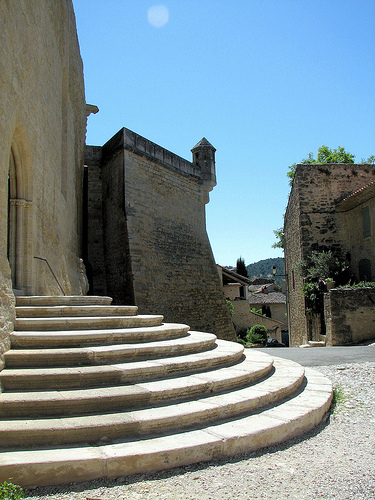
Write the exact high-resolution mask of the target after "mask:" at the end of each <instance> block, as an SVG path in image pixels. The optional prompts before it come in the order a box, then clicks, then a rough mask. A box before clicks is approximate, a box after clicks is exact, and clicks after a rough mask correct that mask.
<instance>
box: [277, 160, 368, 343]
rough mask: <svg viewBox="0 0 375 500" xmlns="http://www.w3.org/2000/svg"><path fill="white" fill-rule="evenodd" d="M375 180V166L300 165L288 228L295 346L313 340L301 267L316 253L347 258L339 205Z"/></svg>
mask: <svg viewBox="0 0 375 500" xmlns="http://www.w3.org/2000/svg"><path fill="white" fill-rule="evenodd" d="M374 179H375V166H374V165H358V164H325V165H323V164H322V165H297V168H296V174H295V179H294V183H293V187H292V190H291V194H290V197H289V201H288V206H287V210H286V216H285V226H284V231H285V262H286V273H287V274H288V288H289V298H290V330H291V331H290V342H291V345H292V346H297V345H300V344H302V343H306V342H307V341H308V340H312V339H311V338H310V337H311V333H310V332H309V331H308V328H307V322H306V315H305V305H304V298H303V296H302V284H303V281H302V278H301V276H300V272H299V265H298V264H299V262H300V261H301V259H304V258H306V257H308V256H309V255H310V254H311V252H312V251H313V250H318V251H321V250H332V251H333V252H335V253H337V254H341V255H343V254H344V255H345V253H344V252H345V247H344V245H343V241H342V239H341V238H342V236H341V233H340V231H339V226H338V219H337V213H336V204H337V202H338V201H340V200H341V199H343V198H345V197H347V196H348V195H349V194H351V193H352V192H353V191H355V190H357V189H359V188H362V187H363V186H364V185H365V184H367V183H368V182H371V181H373V180H374Z"/></svg>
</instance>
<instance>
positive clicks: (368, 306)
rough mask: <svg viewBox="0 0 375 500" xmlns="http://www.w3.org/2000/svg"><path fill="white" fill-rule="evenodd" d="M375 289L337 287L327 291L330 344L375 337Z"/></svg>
mask: <svg viewBox="0 0 375 500" xmlns="http://www.w3.org/2000/svg"><path fill="white" fill-rule="evenodd" d="M374 304H375V289H374V288H358V289H350V288H348V289H346V288H342V289H334V290H331V291H330V293H326V294H325V295H324V315H325V319H326V328H327V341H326V343H327V345H345V344H357V343H359V342H363V341H365V340H370V339H373V338H374V337H375V307H374Z"/></svg>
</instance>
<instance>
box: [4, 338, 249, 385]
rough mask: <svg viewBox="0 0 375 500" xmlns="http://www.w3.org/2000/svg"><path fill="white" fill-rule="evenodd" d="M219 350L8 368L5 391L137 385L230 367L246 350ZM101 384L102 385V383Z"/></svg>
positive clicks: (224, 344)
mask: <svg viewBox="0 0 375 500" xmlns="http://www.w3.org/2000/svg"><path fill="white" fill-rule="evenodd" d="M216 342H217V348H216V349H211V350H209V351H204V352H199V353H193V354H185V355H183V356H173V357H166V358H157V359H155V360H145V361H135V362H127V363H118V364H108V365H89V366H77V367H58V368H9V369H8V368H5V369H4V370H3V371H2V372H0V380H1V384H2V387H3V392H9V391H20V390H27V387H29V386H31V387H32V388H33V390H35V389H40V388H41V386H42V387H48V388H49V389H50V390H52V389H59V388H60V389H67V388H83V387H89V386H91V387H93V386H94V385H95V384H96V385H97V386H103V385H105V383H106V382H107V383H109V382H110V384H109V385H119V384H127V383H135V381H141V380H142V381H144V380H150V379H151V378H165V377H169V376H172V375H173V376H176V375H179V374H182V373H190V374H191V373H197V372H198V371H202V370H204V369H216V368H220V367H224V366H230V365H233V364H234V363H237V362H239V361H240V359H241V358H242V356H243V352H244V349H243V347H242V346H241V345H240V344H235V343H233V342H228V341H224V340H217V341H216ZM99 382H100V383H99Z"/></svg>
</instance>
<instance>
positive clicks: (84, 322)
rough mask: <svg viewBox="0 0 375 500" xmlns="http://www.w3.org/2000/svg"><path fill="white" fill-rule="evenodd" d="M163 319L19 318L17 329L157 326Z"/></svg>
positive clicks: (157, 316) (123, 317)
mask: <svg viewBox="0 0 375 500" xmlns="http://www.w3.org/2000/svg"><path fill="white" fill-rule="evenodd" d="M162 321H163V316H159V315H154V316H152V315H138V316H113V317H112V316H109V317H106V316H103V317H65V318H62V317H61V318H17V319H16V321H15V330H22V331H25V330H29V331H34V330H84V329H87V330H89V329H92V328H94V329H101V330H103V329H108V328H131V327H136V326H156V325H160V324H161V322H162Z"/></svg>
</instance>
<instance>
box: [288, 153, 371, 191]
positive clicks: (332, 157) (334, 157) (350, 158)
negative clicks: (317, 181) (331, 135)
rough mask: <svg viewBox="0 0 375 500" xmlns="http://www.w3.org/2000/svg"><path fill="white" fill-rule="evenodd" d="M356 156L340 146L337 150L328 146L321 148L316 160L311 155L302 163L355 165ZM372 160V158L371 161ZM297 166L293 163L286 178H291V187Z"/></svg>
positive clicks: (301, 162)
mask: <svg viewBox="0 0 375 500" xmlns="http://www.w3.org/2000/svg"><path fill="white" fill-rule="evenodd" d="M354 159H355V155H352V154H351V153H349V152H348V151H345V148H342V147H341V146H339V147H338V148H337V149H331V148H329V147H328V146H324V145H323V146H320V148H319V149H318V154H317V157H316V160H315V158H314V154H313V153H309V157H308V158H304V159H303V160H301V161H300V164H302V165H310V164H318V163H354ZM370 159H371V156H370V158H369V160H370ZM296 167H297V164H296V163H293V165H290V166H289V167H288V169H289V171H288V173H287V174H286V176H287V177H288V178H289V185H290V186H292V185H293V181H294V176H295V173H296Z"/></svg>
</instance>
